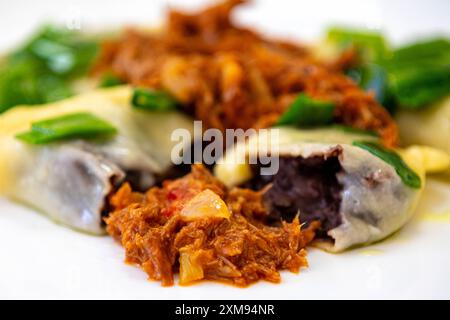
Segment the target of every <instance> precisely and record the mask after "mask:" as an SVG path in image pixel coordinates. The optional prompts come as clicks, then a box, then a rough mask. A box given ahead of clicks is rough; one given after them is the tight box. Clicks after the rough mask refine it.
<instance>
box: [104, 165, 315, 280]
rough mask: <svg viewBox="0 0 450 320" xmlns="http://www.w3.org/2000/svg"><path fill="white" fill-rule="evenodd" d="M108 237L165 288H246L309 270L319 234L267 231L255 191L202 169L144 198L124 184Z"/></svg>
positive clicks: (289, 226)
mask: <svg viewBox="0 0 450 320" xmlns="http://www.w3.org/2000/svg"><path fill="white" fill-rule="evenodd" d="M110 202H111V203H110V205H111V207H112V208H113V210H112V211H113V212H112V213H111V214H110V216H109V217H108V218H106V219H105V221H106V223H107V231H108V233H109V234H111V235H112V236H113V237H114V238H115V239H117V240H118V241H120V242H121V243H122V245H123V247H124V248H125V252H126V261H127V262H128V263H132V264H136V265H139V266H140V267H141V268H142V269H143V270H144V271H145V272H146V273H147V274H148V276H149V278H150V279H153V280H158V281H161V282H162V285H164V286H170V285H172V284H173V283H174V274H175V273H179V276H180V284H183V285H184V284H189V283H192V282H194V281H198V280H202V279H207V280H218V281H222V282H228V283H232V284H234V285H237V286H247V285H249V284H251V283H253V282H256V281H258V280H267V281H271V282H279V281H280V274H279V272H278V271H279V270H289V271H291V272H298V271H299V269H300V268H302V267H306V266H307V260H306V251H305V246H306V245H307V244H308V243H309V242H310V241H312V239H313V238H314V230H315V229H316V228H317V227H318V225H317V224H315V223H312V224H310V226H309V227H308V228H307V229H305V230H302V228H301V226H300V224H299V220H298V218H296V219H294V221H293V222H292V223H286V222H282V223H281V224H280V225H279V226H277V227H274V226H271V227H269V226H266V225H264V223H263V222H262V221H263V219H264V217H265V216H267V212H266V211H265V209H264V206H263V204H262V202H261V195H260V194H259V193H257V192H255V191H251V190H243V189H237V188H235V189H232V190H227V189H226V188H225V186H224V185H223V184H222V183H221V182H220V181H218V180H217V179H216V178H215V177H213V176H212V175H211V174H210V173H209V171H208V170H207V169H205V168H204V167H203V166H201V165H194V166H193V167H192V172H191V173H190V174H188V175H186V176H184V177H183V178H180V179H177V180H172V181H166V182H164V183H163V186H162V187H161V188H158V187H154V188H151V189H150V190H149V191H147V192H146V193H145V194H142V193H136V192H133V191H132V190H131V188H130V186H129V185H128V184H124V185H123V186H122V187H121V188H120V189H119V191H118V192H117V193H116V194H115V195H113V196H112V198H111V201H110Z"/></svg>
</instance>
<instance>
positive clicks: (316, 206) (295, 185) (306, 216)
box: [245, 149, 342, 238]
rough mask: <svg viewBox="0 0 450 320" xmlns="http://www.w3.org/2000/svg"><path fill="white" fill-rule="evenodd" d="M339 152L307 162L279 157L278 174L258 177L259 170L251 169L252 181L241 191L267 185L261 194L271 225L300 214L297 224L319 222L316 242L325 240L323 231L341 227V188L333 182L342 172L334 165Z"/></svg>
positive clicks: (295, 158) (338, 165)
mask: <svg viewBox="0 0 450 320" xmlns="http://www.w3.org/2000/svg"><path fill="white" fill-rule="evenodd" d="M341 152H342V151H341V150H339V149H335V150H333V151H332V152H330V153H328V154H327V155H317V156H312V157H309V158H302V157H292V156H281V157H280V166H279V171H278V173H276V174H275V175H272V176H262V175H260V167H261V166H260V165H253V166H252V171H253V173H254V175H253V176H254V178H253V179H252V180H251V181H249V182H247V183H246V184H245V187H247V188H251V189H254V190H261V189H263V188H265V187H267V186H268V185H269V184H271V185H270V186H269V187H268V190H267V191H266V192H265V193H264V202H265V205H266V206H267V208H268V209H269V211H270V219H271V220H272V222H275V221H280V220H281V219H283V220H287V221H291V220H292V219H293V218H294V217H295V215H296V214H297V213H298V212H300V221H301V222H306V223H307V224H309V223H310V222H311V221H315V220H318V221H320V222H321V227H320V229H319V230H318V233H317V235H316V236H317V237H318V238H329V237H328V236H327V231H328V230H331V229H334V228H335V227H337V226H339V225H340V224H341V223H342V221H341V216H340V214H339V208H340V203H341V191H342V186H341V185H340V184H339V182H338V180H337V178H336V174H337V173H339V172H341V171H342V167H341V165H340V163H339V161H338V156H339V155H340V153H341Z"/></svg>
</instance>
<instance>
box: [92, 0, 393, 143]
mask: <svg viewBox="0 0 450 320" xmlns="http://www.w3.org/2000/svg"><path fill="white" fill-rule="evenodd" d="M243 2H246V1H243V0H228V1H225V2H223V3H221V4H218V5H216V6H213V7H210V8H208V9H206V10H204V11H201V12H199V13H195V14H186V13H181V12H177V11H170V13H169V16H168V22H167V24H166V26H165V27H164V28H163V29H162V30H161V31H159V32H144V31H138V30H134V29H129V30H127V31H126V32H125V33H124V34H123V35H122V36H120V38H119V39H116V40H112V41H107V42H105V43H103V47H102V51H101V54H100V57H99V59H98V61H97V63H96V66H95V68H94V73H95V74H102V73H106V72H108V73H112V74H114V75H116V76H117V77H119V78H121V79H122V80H123V81H125V82H128V83H131V84H133V85H135V86H143V87H149V88H155V89H164V90H166V91H168V92H170V93H171V94H172V95H173V96H175V97H176V98H177V99H178V100H179V101H180V102H181V103H182V105H183V107H184V108H185V109H186V110H187V111H188V112H189V113H191V114H193V115H194V116H195V117H196V118H197V119H199V120H202V121H203V123H204V125H205V127H212V128H218V129H221V130H224V129H226V128H242V129H248V128H263V127H269V126H272V125H273V124H275V123H276V121H277V119H278V118H279V116H280V115H281V114H282V113H283V112H284V111H285V110H286V109H287V108H288V106H289V105H290V104H291V103H292V101H293V99H294V98H295V96H296V95H298V94H299V93H301V92H305V93H306V94H308V95H309V96H311V97H313V98H317V99H322V100H328V101H331V102H333V103H334V104H335V106H336V108H335V114H334V118H335V119H334V120H335V121H336V122H338V123H342V124H345V125H349V126H352V127H355V128H359V129H365V130H372V131H375V132H377V133H378V134H379V135H380V136H381V138H382V139H383V141H384V143H385V144H386V145H387V146H394V145H395V144H396V143H397V140H398V132H397V126H396V124H395V122H394V121H393V119H392V118H391V117H390V115H389V113H388V112H387V111H386V110H385V109H384V108H383V107H382V106H380V105H379V104H378V103H377V102H376V100H375V97H374V95H373V94H372V93H370V92H364V91H362V90H361V89H360V88H359V87H358V86H357V85H356V84H355V83H354V82H353V81H352V80H350V79H349V78H347V77H346V76H345V75H343V74H342V67H343V66H344V65H347V64H348V63H351V60H352V55H351V52H350V53H349V52H346V53H344V54H343V55H342V56H341V57H339V58H338V59H337V60H336V62H335V63H331V64H330V63H324V62H321V61H318V60H317V59H316V58H315V57H314V55H313V54H312V52H311V50H310V49H309V48H308V47H305V46H301V45H297V44H293V43H289V42H285V41H278V40H273V39H267V38H265V37H263V36H262V35H260V34H257V33H255V32H254V31H252V30H249V29H246V28H242V27H238V26H236V25H235V24H233V22H232V21H231V19H230V13H231V11H232V9H233V8H234V7H235V6H236V5H238V4H240V3H243ZM349 54H350V55H349Z"/></svg>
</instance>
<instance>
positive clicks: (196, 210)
mask: <svg viewBox="0 0 450 320" xmlns="http://www.w3.org/2000/svg"><path fill="white" fill-rule="evenodd" d="M181 215H182V216H183V217H184V218H185V219H186V220H195V219H198V218H205V217H216V218H225V219H229V218H230V215H231V214H230V211H229V210H228V207H227V205H226V204H225V202H224V201H223V200H222V199H221V198H220V197H219V196H218V195H217V194H216V193H214V192H213V191H211V190H209V189H206V190H204V191H202V192H200V193H199V194H197V195H196V196H195V197H193V198H192V199H191V200H189V201H188V202H187V204H186V205H185V206H184V208H183V210H181Z"/></svg>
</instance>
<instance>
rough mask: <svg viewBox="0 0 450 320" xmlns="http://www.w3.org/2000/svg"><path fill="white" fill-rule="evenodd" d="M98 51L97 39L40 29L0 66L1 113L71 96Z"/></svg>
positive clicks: (56, 30)
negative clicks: (75, 84)
mask: <svg viewBox="0 0 450 320" xmlns="http://www.w3.org/2000/svg"><path fill="white" fill-rule="evenodd" d="M97 51H98V40H97V39H92V38H91V39H88V38H86V37H85V36H83V35H82V34H80V33H78V32H75V31H71V30H68V29H65V28H55V27H52V26H48V27H44V28H42V29H41V30H40V31H39V32H38V33H37V34H36V35H35V36H33V37H32V38H31V39H30V40H29V41H28V42H27V43H26V44H25V45H24V46H22V47H21V48H19V49H17V50H16V51H14V52H12V53H11V54H9V55H7V56H6V57H5V59H4V60H2V61H1V62H0V113H1V112H3V111H6V110H7V109H9V108H12V107H14V106H16V105H20V104H28V105H34V104H43V103H47V102H53V101H56V100H60V99H63V98H66V97H68V96H71V95H72V94H73V93H74V92H73V90H72V87H73V81H74V80H75V79H76V78H78V77H80V76H83V75H85V74H86V72H87V71H88V69H89V68H90V66H91V64H92V62H93V60H94V59H95V57H96V54H97Z"/></svg>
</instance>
